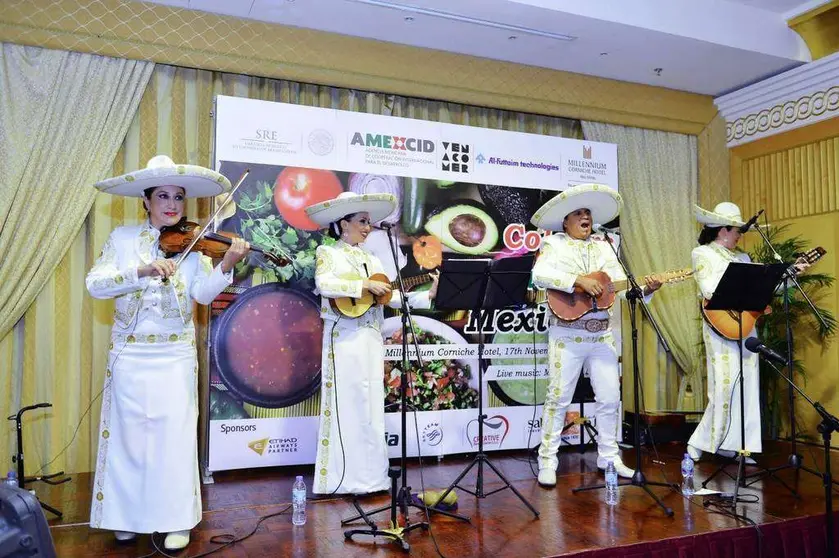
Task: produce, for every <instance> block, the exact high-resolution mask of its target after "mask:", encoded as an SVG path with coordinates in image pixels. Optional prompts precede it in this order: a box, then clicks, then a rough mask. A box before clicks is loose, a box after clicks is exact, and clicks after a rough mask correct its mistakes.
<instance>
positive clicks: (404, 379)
mask: <svg viewBox="0 0 839 558" xmlns="http://www.w3.org/2000/svg"><path fill="white" fill-rule="evenodd" d="M382 228H383V229H384V230H385V231H386V232H387V240H388V246H389V248H390V253H391V256H392V257H393V263H394V268H395V269H396V282H397V285H398V286H399V293H400V302H401V307H400V311H401V317H402V366H401V370H400V382H399V383H400V385H399V399H400V402H399V407H400V414H401V419H402V420H401V422H402V432H401V436H402V444H401V446H402V455H401V457H400V461H399V467H390V468H389V470H388V476H389V477H390V478H391V503H390V505H387V506H382V507H380V508H377V509H374V510H372V511H369V512H365V511H364V510H362V509H361V507H360V506H359V505H358V501H357V500H353V506H354V507H355V509H356V510H357V511H358V515H354V516H352V517H349V518H347V519H343V520H341V525H346V524H347V523H351V522H353V521H356V520H358V519H363V520H364V521H365V523H367V525H368V526H369V527H370V529H350V530H347V531H344V536H345V537H346V538H347V539H350V538H352V537H353V535H371V536H374V537H375V536H384V537H387V538H390V539H392V540H394V541H397V542H398V543H399V544H400V545H401V546H402V549H403V550H405V551H406V552H407V551H408V550H410V545H408V542H407V541H405V539H404V535H405V533H407V532H409V531H413V530H414V529H423V530H426V531H427V530H428V523H426V522H424V521H420V522H418V523H411V522H410V520H409V519H408V507H409V506H410V507H415V508H419V509H422V510H425V511H426V513H428V512H434V513H440V514H443V515H445V516H448V517H452V518H455V519H460V520H463V521H467V522H468V521H469V518H467V517H464V516H462V515H458V514H456V513H452V512H448V511H445V510H440V509H437V508H436V507H429V506H426V505H420V504H417V503H415V502H414V501H413V500H412V498H411V487H410V486H408V467H407V460H408V442H407V437H408V416H407V413H408V407H409V404H408V377H409V376H408V367H409V362H410V361H409V358H408V335H409V334H410V336H411V340H412V342H413V343H414V347H415V349H416V353H417V360H418V362H419V365H420V368H422V367H423V364H422V357H421V356H420V351H419V344H418V342H417V340H416V337H415V336H414V335H413V331H414V322H413V318H412V315H411V309H410V306H409V305H408V293H407V291H406V290H405V285H404V283H403V281H402V270H401V269H400V266H399V256H398V254H397V248H396V239H395V238H394V237H393V232H392V227H389V226H383V227H382ZM419 459H422V456H420V457H419ZM400 476H401V479H402V486H401V488H399V489H398V493H397V479H398V478H399V477H400ZM397 509H399V511H400V512H401V513H402V517H403V518H404V520H405V526H404V527H400V526H399V524H398V522H397ZM386 510H390V522H391V526H390V528H389V529H379V528H378V527H377V526H376V524H375V523H374V522H373V521H372V520H371V519H370V518H369V517H368V516H369V515H374V514H377V513H380V512H383V511H386Z"/></svg>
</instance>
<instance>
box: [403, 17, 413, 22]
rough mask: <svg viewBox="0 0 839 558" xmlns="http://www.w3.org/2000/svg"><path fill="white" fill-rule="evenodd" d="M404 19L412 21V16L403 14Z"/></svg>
mask: <svg viewBox="0 0 839 558" xmlns="http://www.w3.org/2000/svg"><path fill="white" fill-rule="evenodd" d="M405 21H414V18H413V17H412V16H405Z"/></svg>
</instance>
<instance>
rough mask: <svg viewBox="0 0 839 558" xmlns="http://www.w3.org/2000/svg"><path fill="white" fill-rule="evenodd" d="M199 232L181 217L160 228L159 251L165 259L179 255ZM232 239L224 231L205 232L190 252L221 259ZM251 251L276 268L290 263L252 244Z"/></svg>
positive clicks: (231, 234) (198, 227)
mask: <svg viewBox="0 0 839 558" xmlns="http://www.w3.org/2000/svg"><path fill="white" fill-rule="evenodd" d="M200 231H201V226H200V225H199V224H198V223H193V222H192V221H187V220H186V217H183V218H181V220H180V221H178V222H177V223H176V224H174V225H171V226H168V227H161V229H160V240H159V243H160V249H161V250H163V252H164V253H166V255H167V257H172V256H173V255H175V254H180V253H182V252H183V251H184V250H186V249H187V248H189V245H190V244H192V241H193V240H194V239H195V235H196V234H198V233H199V232H200ZM234 238H239V235H237V234H234V233H231V232H226V231H224V232H218V233H214V232H210V231H207V232H205V233H204V236H202V237H201V238H200V239H199V240H198V242H196V243H195V246H193V247H192V250H190V251H191V252H200V253H202V254H204V255H205V256H209V257H210V258H214V259H218V258H223V257H224V254H225V253H226V252H227V249H228V248H230V245H231V244H232V243H233V239H234ZM251 250H252V251H253V252H258V253H260V254H262V255H264V256H265V257H266V258H268V260H270V261H271V263H273V264H274V265H276V266H277V267H284V266H287V265H288V264H290V263H291V258H290V257H289V256H288V255H287V254H275V253H273V252H272V251H270V250H266V249H263V248H259V247H258V246H254V245H253V244H251Z"/></svg>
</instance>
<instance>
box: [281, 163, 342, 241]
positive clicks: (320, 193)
mask: <svg viewBox="0 0 839 558" xmlns="http://www.w3.org/2000/svg"><path fill="white" fill-rule="evenodd" d="M343 191H344V187H343V185H342V184H341V181H340V180H338V177H337V176H336V175H335V173H334V172H332V171H330V170H320V169H306V168H301V167H286V168H284V169H283V171H282V172H281V173H280V174H279V176H277V181H276V182H275V183H274V204H275V205H276V206H277V211H279V212H280V215H281V216H282V218H283V219H284V220H285V222H286V223H288V224H289V225H291V226H292V227H294V228H295V229H301V230H304V231H316V230H318V229H319V228H320V227H319V226H318V225H317V223H315V222H314V221H312V220H311V219H309V216H308V215H306V208H307V207H308V206H310V205H313V204H316V203H320V202H322V201H326V200H331V199H332V198H335V197H337V196H338V194H340V193H341V192H343Z"/></svg>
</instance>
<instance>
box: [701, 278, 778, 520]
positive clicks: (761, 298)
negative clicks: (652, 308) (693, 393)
mask: <svg viewBox="0 0 839 558" xmlns="http://www.w3.org/2000/svg"><path fill="white" fill-rule="evenodd" d="M786 269H787V266H786V264H758V263H745V262H731V263H730V264H728V267H727V268H726V270H725V273H723V276H722V278H721V279H720V282H719V284H718V285H717V288H716V290H715V291H714V294H713V296H711V300H709V301H708V303H707V304H706V305H705V308H706V309H708V310H727V311H729V312H733V313H736V314H737V323H738V326H739V337H738V343H737V346H738V353H739V372H738V380H739V382H740V451H739V452H738V458H737V461H738V465H737V477H736V479H734V480H735V481H736V482H735V486H734V496H733V499H732V504H733V505H736V504H737V497H738V493H739V490H740V487H741V486H743V487H745V486H746V484H745V481H746V479H745V476H744V471H745V466H746V457H747V456H748V454H749V452H747V451H746V416H745V405H746V396H745V390H744V387H743V312H746V311H754V312H759V311H762V310H764V309H765V308H766V307H767V306H769V304H770V303H771V302H772V297H773V296H774V294H775V287H776V286H777V285H778V282H779V281H780V280H781V277H782V276H783V274H784V273H785V272H786ZM721 443H722V442H721ZM726 465H727V464H723V465H721V466H720V467H719V468H718V469H717V470H716V471H715V472H714V473H713V474H712V475H711V476H710V477H708V478H707V479H706V480H705V482H703V483H702V487H703V488H705V486H706V485H707V484H708V483H709V482H710V481H711V479H713V478H714V477H715V476H717V474H719V473H720V472H721V471H723V470H724V469H725V467H726ZM729 476H730V475H729ZM732 478H733V477H732Z"/></svg>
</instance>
